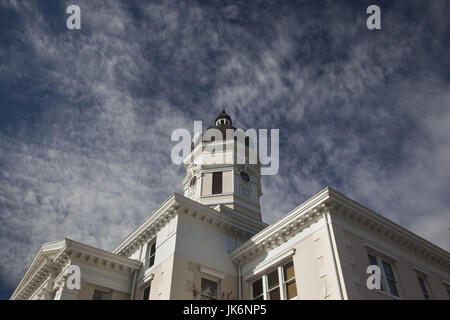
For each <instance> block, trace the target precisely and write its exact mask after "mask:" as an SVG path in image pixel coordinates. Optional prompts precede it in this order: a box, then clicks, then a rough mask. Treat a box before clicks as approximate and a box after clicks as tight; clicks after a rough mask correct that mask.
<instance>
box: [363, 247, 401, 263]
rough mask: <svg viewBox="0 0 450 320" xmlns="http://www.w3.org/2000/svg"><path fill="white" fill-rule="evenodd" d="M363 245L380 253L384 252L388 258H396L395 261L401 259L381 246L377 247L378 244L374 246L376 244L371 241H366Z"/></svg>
mask: <svg viewBox="0 0 450 320" xmlns="http://www.w3.org/2000/svg"><path fill="white" fill-rule="evenodd" d="M363 246H364V247H366V248H370V249H372V250H374V251H376V252H378V253H380V254H382V255H384V256H386V257H388V258H391V259H392V260H394V261H398V260H400V259H399V258H397V257H396V256H393V255H391V254H390V253H388V252H386V251H385V250H383V249H380V248H378V247H376V246H374V245H371V244H370V243H367V242H364V243H363Z"/></svg>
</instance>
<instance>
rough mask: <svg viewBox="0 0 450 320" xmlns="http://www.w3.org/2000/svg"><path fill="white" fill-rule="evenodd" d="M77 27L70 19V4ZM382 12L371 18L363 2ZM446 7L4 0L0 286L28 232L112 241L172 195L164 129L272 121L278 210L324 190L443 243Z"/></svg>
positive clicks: (447, 232)
mask: <svg viewBox="0 0 450 320" xmlns="http://www.w3.org/2000/svg"><path fill="white" fill-rule="evenodd" d="M71 4H77V5H79V6H80V9H81V30H68V29H67V28H66V19H67V17H68V15H67V14H66V8H67V6H69V5H71ZM372 4H377V5H379V6H380V8H381V26H382V29H381V30H368V29H367V27H366V19H367V18H368V16H369V15H368V14H367V13H366V9H367V7H368V6H369V5H372ZM448 12H450V3H449V1H447V0H442V1H438V0H428V1H425V0H421V1H379V0H376V1H374V0H371V1H344V0H333V1H322V0H314V1H313V0H310V1H256V0H255V1H182V0H176V1H139V0H132V1H125V0H123V1H116V0H108V1H106V0H105V1H96V0H89V1H87V0H86V1H84V0H74V1H72V0H71V1H43V0H37V1H16V0H0V257H1V260H0V299H8V298H9V297H10V295H11V294H12V291H13V290H14V288H15V286H16V285H17V284H18V281H19V280H20V278H21V277H22V275H23V274H24V272H25V271H26V269H27V267H28V266H29V264H30V262H31V260H32V259H33V257H34V255H35V254H36V253H37V251H38V249H39V247H40V246H41V244H43V243H45V242H50V241H55V240H60V239H63V238H65V237H67V238H70V239H73V240H76V241H80V242H84V243H87V244H89V245H93V246H97V247H100V248H102V249H106V250H112V249H113V248H114V247H115V246H116V245H118V244H119V243H120V242H121V241H122V240H123V239H124V238H125V237H126V236H127V235H128V234H129V233H130V232H131V231H132V230H134V228H135V227H136V226H138V225H139V224H140V223H142V222H143V221H144V220H145V219H146V217H148V216H149V215H150V214H151V213H152V212H153V210H154V209H156V208H157V207H158V205H159V204H160V203H161V202H162V201H164V200H165V199H166V198H168V197H169V196H170V195H171V194H172V193H173V192H178V193H182V185H181V181H182V179H183V178H184V169H183V167H182V166H178V165H174V164H173V163H172V162H171V159H170V153H171V149H172V148H173V147H174V145H175V143H173V142H171V140H170V137H171V133H172V131H173V130H174V129H177V128H186V129H189V130H193V122H194V120H201V121H203V123H204V125H205V126H207V125H210V124H212V122H213V120H214V119H215V116H216V115H217V114H218V113H219V112H220V111H221V110H222V108H225V110H226V111H227V113H228V114H230V115H231V116H232V118H233V125H234V126H236V127H242V128H255V129H260V128H261V129H280V160H279V163H280V169H279V172H278V174H276V175H273V176H264V177H263V178H262V191H263V196H262V198H261V206H262V215H263V220H264V221H265V222H267V223H271V222H274V221H275V220H277V219H278V218H280V217H281V216H282V215H283V214H285V213H287V212H288V211H290V210H291V209H293V208H295V207H296V206H298V205H299V204H301V203H302V202H303V201H304V200H306V199H308V198H310V197H311V196H313V195H314V194H315V193H317V192H319V191H320V190H322V189H324V188H325V187H327V186H330V187H332V188H335V189H336V190H338V191H340V192H342V193H344V194H345V195H346V196H348V197H350V198H352V199H354V200H355V201H357V202H359V203H361V204H363V205H365V206H367V207H368V208H370V209H372V210H374V211H376V212H377V213H379V214H381V215H383V216H384V217H386V218H388V219H391V220H392V221H394V222H396V223H398V224H400V225H401V226H403V227H405V228H407V229H409V230H411V231H412V232H415V233H417V234H418V235H419V236H421V237H423V238H425V239H427V240H429V241H432V242H433V243H435V244H436V245H438V246H440V247H442V248H444V249H446V250H449V249H450V213H449V210H450V209H449V208H450V194H449V190H450V130H449V124H450V90H449V89H450V58H449V56H450V55H449V54H448V52H449V51H450V43H449V42H450V25H449V24H450V19H448Z"/></svg>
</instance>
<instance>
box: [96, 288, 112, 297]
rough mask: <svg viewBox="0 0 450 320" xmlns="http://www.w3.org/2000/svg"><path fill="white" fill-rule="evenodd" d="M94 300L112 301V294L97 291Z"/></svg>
mask: <svg viewBox="0 0 450 320" xmlns="http://www.w3.org/2000/svg"><path fill="white" fill-rule="evenodd" d="M92 300H111V293H110V292H106V291H101V290H97V289H95V290H94V295H93V296H92Z"/></svg>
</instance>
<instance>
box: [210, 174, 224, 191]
mask: <svg viewBox="0 0 450 320" xmlns="http://www.w3.org/2000/svg"><path fill="white" fill-rule="evenodd" d="M221 193H222V172H213V179H212V194H221Z"/></svg>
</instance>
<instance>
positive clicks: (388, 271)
mask: <svg viewBox="0 0 450 320" xmlns="http://www.w3.org/2000/svg"><path fill="white" fill-rule="evenodd" d="M383 269H384V273H385V274H386V278H389V279H393V280H395V276H394V271H393V270H392V266H391V265H390V264H389V263H387V262H386V261H383Z"/></svg>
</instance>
